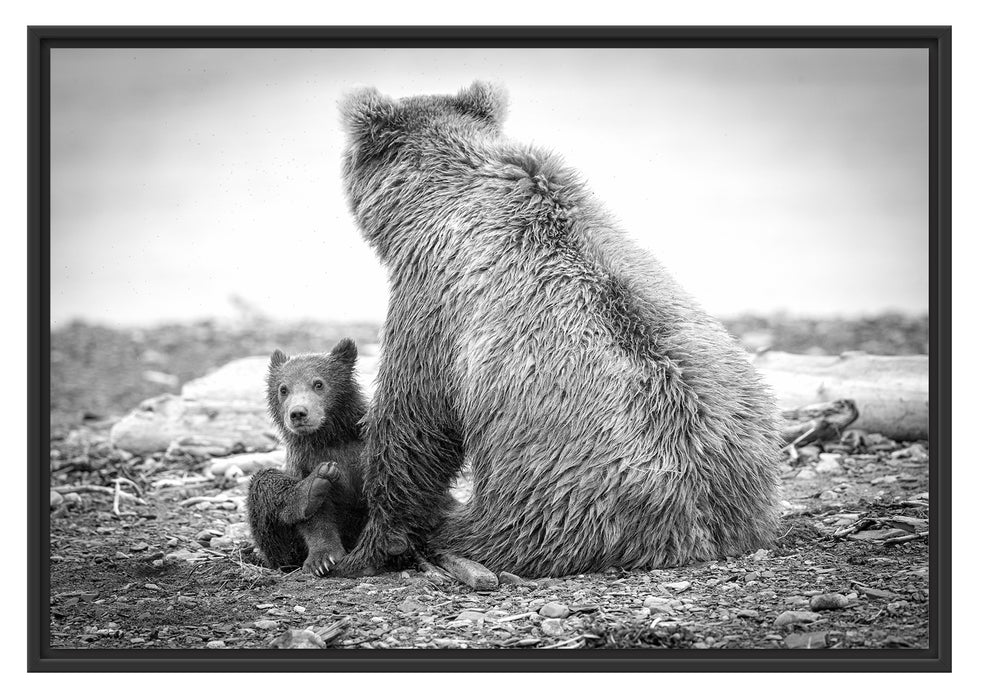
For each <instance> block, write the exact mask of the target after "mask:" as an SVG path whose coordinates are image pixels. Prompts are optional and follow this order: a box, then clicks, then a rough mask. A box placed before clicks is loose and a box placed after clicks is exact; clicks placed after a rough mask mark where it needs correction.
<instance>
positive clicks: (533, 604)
mask: <svg viewBox="0 0 983 700" xmlns="http://www.w3.org/2000/svg"><path fill="white" fill-rule="evenodd" d="M544 605H546V598H535V599H533V600H530V601H529V604H528V605H527V606H526V610H539V609H540V608H541V607H543V606H544Z"/></svg>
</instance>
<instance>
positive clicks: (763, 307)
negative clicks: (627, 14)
mask: <svg viewBox="0 0 983 700" xmlns="http://www.w3.org/2000/svg"><path fill="white" fill-rule="evenodd" d="M930 29H932V30H933V31H934V36H945V33H946V31H947V28H944V27H941V28H930ZM119 31H120V33H121V36H124V37H125V29H120V30H119ZM70 33H71V32H69V34H70ZM588 34H589V32H588ZM876 34H877V33H876V32H875V31H873V30H871V36H874V35H876ZM931 34H932V32H929V31H922V32H921V34H919V33H918V32H916V31H912V32H911V36H912V37H913V38H905V37H904V36H903V33H902V32H900V31H899V32H897V34H896V36H895V37H894V39H893V40H892V38H891V36H890V35H889V36H888V37H887V39H886V40H879V41H867V42H865V41H863V37H860V38H857V37H855V36H852V35H851V37H852V38H851V37H848V38H851V40H850V41H836V40H833V39H829V40H828V41H827V42H826V43H825V44H823V42H822V41H813V42H811V43H809V42H804V43H803V44H802V45H801V46H800V45H795V42H794V41H793V39H791V38H790V39H789V40H787V41H779V42H773V45H764V44H762V43H760V42H759V43H757V44H755V43H754V42H751V41H748V42H744V43H741V41H740V36H739V32H738V33H736V34H735V35H734V36H733V37H731V38H730V39H729V40H727V41H717V42H716V43H714V42H713V41H709V40H703V41H693V42H691V45H680V43H679V42H676V43H672V42H669V41H665V42H662V43H660V42H659V41H655V40H653V41H647V42H646V41H640V40H637V37H636V40H631V41H629V40H624V41H621V42H619V41H617V40H616V38H611V37H614V36H615V35H614V34H612V35H611V36H610V37H607V38H606V39H605V40H604V41H594V42H592V41H588V40H584V41H580V42H577V41H568V42H565V43H564V42H559V43H557V42H553V43H550V42H547V41H545V40H544V41H542V42H540V43H539V44H538V45H537V43H536V41H535V40H528V41H524V42H518V43H515V44H510V43H509V42H507V41H505V39H506V38H507V36H508V31H504V32H503V33H502V36H501V37H500V38H501V39H502V40H501V41H499V42H498V44H497V45H496V42H495V41H485V42H474V44H473V45H467V42H465V41H448V42H446V43H445V44H440V43H439V42H430V43H428V42H427V41H424V40H420V41H419V42H417V43H416V44H414V41H413V37H414V34H413V31H412V30H407V31H406V32H405V36H403V37H402V38H401V39H400V40H399V41H389V42H388V43H387V40H386V39H385V38H378V39H376V40H374V41H366V42H365V44H364V45H361V46H354V45H352V43H351V42H348V43H346V41H344V40H339V39H338V37H339V36H341V35H340V34H338V33H337V32H336V33H334V34H331V37H333V39H326V40H324V41H321V42H310V41H308V42H306V43H305V42H304V41H303V40H300V41H297V42H296V44H295V45H290V44H289V43H288V42H283V43H278V44H276V45H271V44H264V43H263V42H261V41H258V42H256V43H255V45H249V41H240V42H232V44H231V45H230V44H223V43H221V42H214V44H213V45H209V44H208V43H207V42H206V41H197V42H196V41H190V42H181V41H175V42H174V43H173V44H168V42H166V41H158V42H156V43H148V45H140V44H139V42H138V41H133V42H127V41H120V42H115V43H114V42H106V41H104V42H102V43H101V44H100V40H99V39H94V40H92V41H91V43H88V44H87V43H86V41H85V40H84V39H82V40H76V41H74V42H67V43H66V44H64V45H63V44H59V42H58V38H59V35H58V32H57V31H54V32H53V33H51V34H48V35H47V36H49V38H50V37H53V40H52V41H51V42H50V44H49V45H46V46H43V47H42V48H41V49H40V51H41V52H42V53H43V54H44V59H43V61H42V62H41V63H40V64H39V65H38V66H37V68H38V70H39V71H40V72H41V77H40V83H39V87H38V89H39V90H40V91H41V95H42V97H41V102H40V104H42V105H43V107H42V109H44V110H47V119H43V120H41V121H40V122H38V124H39V126H37V127H36V128H37V129H38V130H39V133H38V134H37V135H38V138H39V139H40V143H42V144H43V145H42V146H41V151H40V153H41V154H42V159H41V161H40V163H41V165H40V167H42V168H44V169H46V170H45V172H47V178H48V179H47V180H46V181H45V183H46V184H45V186H44V187H43V188H42V189H41V195H40V200H39V201H40V203H41V207H42V210H41V212H40V213H39V214H38V217H39V218H38V221H40V222H42V223H41V224H40V230H42V231H43V232H44V235H45V237H46V238H45V243H42V248H41V249H40V253H39V254H40V255H41V258H40V263H41V266H42V268H43V272H42V275H43V279H44V280H45V282H44V285H45V288H46V291H45V293H44V299H43V301H42V302H41V308H40V309H39V314H40V316H39V318H40V319H41V321H40V323H41V324H42V325H43V328H42V334H43V335H44V337H45V338H46V341H42V345H41V346H40V348H39V352H40V353H41V356H40V359H39V362H40V365H39V371H40V374H41V382H42V386H44V387H45V389H44V394H43V396H42V400H45V401H47V406H46V408H45V410H44V413H45V414H46V415H47V416H49V419H48V422H47V424H44V423H43V422H42V424H41V425H40V426H38V428H39V433H38V435H39V440H40V442H41V444H40V445H39V446H38V448H37V449H38V450H39V452H38V460H39V463H38V464H37V469H38V470H39V473H40V474H41V476H40V477H39V478H40V483H39V486H38V489H39V491H38V494H37V496H38V503H43V497H44V491H45V490H47V491H48V492H49V499H50V503H49V505H48V506H47V507H46V508H44V507H41V512H40V513H38V515H39V522H40V525H39V526H38V527H39V530H38V537H39V547H40V552H39V556H40V559H41V561H40V563H39V566H40V571H41V572H42V573H41V574H40V582H39V585H40V586H41V588H40V590H41V593H40V600H39V610H40V613H41V616H42V620H41V623H42V624H46V625H47V628H46V629H41V630H40V631H39V632H38V634H39V644H40V648H41V649H42V650H43V653H42V656H43V657H44V658H46V659H70V658H73V656H72V655H73V654H75V653H77V652H78V651H79V650H85V651H86V652H87V653H89V654H91V655H92V657H87V658H98V657H99V654H100V653H105V654H106V657H107V658H110V657H112V655H113V654H114V653H117V652H119V651H120V650H127V651H139V652H140V653H141V654H142V653H146V654H147V655H148V656H147V658H152V657H153V656H154V655H155V654H159V653H163V652H165V651H178V652H184V653H186V654H190V653H192V652H194V653H195V654H200V656H199V657H198V658H201V659H231V658H235V654H234V653H233V652H236V653H242V652H246V658H249V656H248V654H249V653H254V652H259V651H260V650H263V656H262V659H263V660H264V661H268V660H271V659H274V660H275V659H276V658H278V655H282V658H295V657H298V656H302V657H303V658H304V659H307V660H318V659H323V660H330V661H331V662H332V663H335V664H341V663H343V662H344V660H345V659H353V660H354V659H359V660H363V661H364V660H365V659H373V658H378V659H387V658H388V659H392V658H397V657H396V656H394V652H401V651H402V650H417V651H420V650H430V652H432V654H433V655H434V658H436V655H443V656H441V658H445V659H446V658H457V659H468V658H481V659H496V658H500V659H516V658H538V659H540V660H551V661H553V662H555V663H557V664H563V663H573V664H576V663H582V662H583V661H584V660H586V659H589V658H596V657H603V655H604V654H617V653H621V652H623V651H624V650H633V651H635V652H640V651H641V652H646V654H645V655H643V656H638V654H635V655H633V656H632V658H633V659H636V660H638V663H639V664H640V663H642V662H643V661H644V659H660V660H662V661H666V660H669V661H671V660H672V659H673V658H686V659H688V660H692V659H706V660H707V661H708V663H709V662H710V661H712V660H714V659H717V660H719V659H726V658H727V657H726V654H728V653H731V652H734V651H735V650H740V651H742V652H754V653H760V654H762V657H761V658H765V657H766V658H768V659H781V658H782V657H783V655H784V656H786V657H787V658H789V659H794V660H795V661H796V662H802V663H808V660H811V659H813V658H816V659H825V660H827V661H830V660H836V659H842V658H847V656H845V654H848V658H850V659H853V660H855V659H857V658H860V659H863V658H864V655H865V654H869V657H870V659H871V661H872V662H873V661H875V660H881V661H884V660H887V661H890V660H891V659H895V660H905V659H908V660H909V661H906V662H905V663H909V664H912V663H915V660H917V659H924V660H926V665H928V664H927V661H930V660H932V659H936V660H937V659H938V651H939V645H940V644H941V643H944V642H945V640H940V636H939V630H940V625H941V626H942V627H943V628H944V629H946V630H947V629H948V620H947V619H941V618H942V615H943V613H944V612H946V611H947V610H948V608H947V606H945V605H943V606H942V607H941V608H940V601H939V599H938V586H939V581H940V579H939V577H940V576H942V579H941V580H942V582H943V583H944V585H948V583H947V582H948V574H947V571H946V570H944V569H940V564H939V554H940V549H939V548H938V546H937V542H938V539H937V538H938V535H939V528H946V527H948V523H949V518H950V513H948V512H947V509H946V508H945V506H944V504H945V503H947V500H942V501H940V500H939V499H940V497H941V498H943V499H948V494H947V493H946V492H945V491H944V489H943V492H942V493H939V489H940V484H948V483H949V482H948V478H949V477H948V471H949V468H950V465H949V464H948V463H947V461H946V459H944V458H940V455H946V454H948V445H947V440H948V432H947V423H946V421H947V420H948V407H947V406H943V405H941V404H940V403H939V399H938V396H939V392H942V391H944V392H948V390H949V388H948V386H940V385H939V383H938V382H937V377H939V376H940V375H939V374H938V371H939V367H940V365H939V362H940V361H941V362H943V365H944V366H947V363H948V359H947V357H948V355H947V353H948V345H947V342H946V341H945V338H940V337H939V334H940V333H943V334H945V333H947V332H948V325H947V321H946V320H945V319H946V318H947V316H946V314H948V309H946V308H944V304H945V303H947V301H946V300H947V299H948V296H947V294H948V293H947V292H945V291H942V292H940V291H939V290H940V289H941V288H942V287H943V286H944V285H947V280H946V279H945V278H944V276H943V275H944V274H945V270H947V269H948V265H949V264H950V261H949V260H948V259H946V258H945V257H944V255H947V253H946V251H947V250H948V247H947V246H948V236H949V232H948V230H941V231H940V230H939V227H938V225H937V222H938V220H939V207H940V206H941V207H943V208H944V207H946V206H948V203H947V201H945V200H943V201H939V199H938V197H937V195H936V194H934V193H935V192H936V191H937V188H938V177H939V165H938V164H939V158H940V155H944V156H945V157H946V158H948V154H947V153H946V154H940V153H939V152H938V143H939V140H938V131H939V129H940V128H943V129H946V130H947V129H948V124H939V122H938V116H937V115H938V114H939V113H940V112H939V99H940V97H939V94H940V92H939V91H940V86H939V84H938V77H937V75H938V71H939V68H938V61H939V60H940V59H939V55H938V49H937V44H933V45H930V44H931V42H929V41H928V39H927V38H926V37H929V36H930V35H931ZM100 36H105V34H102V35H100ZM380 36H381V35H380ZM428 36H430V35H428ZM441 36H444V37H453V32H451V31H449V30H448V31H446V32H445V34H443V35H441ZM606 36H607V35H606ZM79 37H84V33H83V34H79ZM933 46H935V48H933ZM933 52H934V53H933ZM942 107H943V110H942V112H941V113H942V114H944V115H946V118H947V115H948V111H947V110H948V106H947V104H943V105H942ZM933 119H934V120H935V121H933ZM943 174H945V173H943ZM940 253H941V254H940ZM943 254H944V255H943ZM45 275H46V276H45ZM940 352H942V353H946V355H945V356H944V357H940V356H939V355H938V353H940ZM940 421H941V422H940ZM940 429H941V430H942V432H941V433H940V432H939V431H940ZM45 479H46V480H47V482H48V483H47V487H45V484H44V481H45ZM35 505H37V503H36V504H35ZM300 650H303V651H300ZM544 650H550V651H549V653H545V652H544ZM274 652H276V653H274ZM450 652H454V654H452V655H450V656H448V654H449V653H450ZM420 654H421V655H420V657H419V658H424V659H425V658H429V655H428V654H424V653H423V652H422V651H421V652H420ZM595 655H596V656H595ZM131 658H135V657H131ZM185 658H190V656H186V657H185ZM399 658H403V657H399ZM413 658H417V657H416V656H414V657H413ZM608 658H615V657H613V656H611V657H608ZM732 658H733V657H732ZM887 661H884V662H885V663H887ZM462 670H463V669H462ZM571 670H575V669H571ZM637 670H642V669H637ZM733 670H741V669H736V668H735V669H733ZM892 670H893V669H892ZM897 670H903V669H901V668H897Z"/></svg>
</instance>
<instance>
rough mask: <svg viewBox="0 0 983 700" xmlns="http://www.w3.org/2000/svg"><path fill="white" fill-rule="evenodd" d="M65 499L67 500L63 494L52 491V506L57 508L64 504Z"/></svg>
mask: <svg viewBox="0 0 983 700" xmlns="http://www.w3.org/2000/svg"><path fill="white" fill-rule="evenodd" d="M64 500H65V497H64V496H62V495H61V494H60V493H58V492H57V491H52V492H51V507H52V508H57V507H58V506H60V505H61V504H62V502H63V501H64Z"/></svg>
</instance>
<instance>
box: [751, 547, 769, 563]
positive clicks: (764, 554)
mask: <svg viewBox="0 0 983 700" xmlns="http://www.w3.org/2000/svg"><path fill="white" fill-rule="evenodd" d="M770 556H771V550H770V549H759V550H757V551H756V552H755V553H754V554H752V555H751V561H762V560H764V559H767V558H768V557H770Z"/></svg>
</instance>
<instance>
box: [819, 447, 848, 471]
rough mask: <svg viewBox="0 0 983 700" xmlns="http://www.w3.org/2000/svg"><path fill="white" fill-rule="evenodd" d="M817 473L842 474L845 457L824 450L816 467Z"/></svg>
mask: <svg viewBox="0 0 983 700" xmlns="http://www.w3.org/2000/svg"><path fill="white" fill-rule="evenodd" d="M814 469H815V470H816V473H817V474H842V473H843V457H842V456H841V455H836V454H831V453H829V452H824V453H823V454H821V455H819V463H818V464H817V465H816V466H815V467H814Z"/></svg>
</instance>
